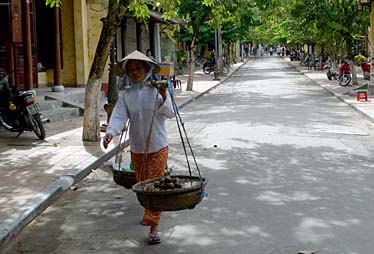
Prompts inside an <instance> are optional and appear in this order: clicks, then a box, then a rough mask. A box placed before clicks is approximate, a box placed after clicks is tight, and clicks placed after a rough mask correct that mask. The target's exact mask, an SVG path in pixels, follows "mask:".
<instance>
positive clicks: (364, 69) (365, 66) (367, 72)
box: [360, 62, 370, 80]
mask: <svg viewBox="0 0 374 254" xmlns="http://www.w3.org/2000/svg"><path fill="white" fill-rule="evenodd" d="M360 67H361V70H362V72H363V73H364V79H365V80H370V64H369V63H367V62H362V63H360Z"/></svg>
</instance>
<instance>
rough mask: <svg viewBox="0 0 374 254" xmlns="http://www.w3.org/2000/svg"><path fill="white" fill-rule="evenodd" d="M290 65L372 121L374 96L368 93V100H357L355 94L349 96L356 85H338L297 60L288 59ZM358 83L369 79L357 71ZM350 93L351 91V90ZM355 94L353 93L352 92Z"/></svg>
mask: <svg viewBox="0 0 374 254" xmlns="http://www.w3.org/2000/svg"><path fill="white" fill-rule="evenodd" d="M289 62H290V63H291V65H292V66H294V67H296V68H297V69H298V70H299V71H300V72H301V73H303V74H304V75H305V76H307V77H308V78H310V79H311V80H314V81H315V82H316V83H317V84H318V85H319V86H321V87H322V88H323V89H324V90H325V91H327V92H328V93H330V94H331V95H334V96H335V97H337V98H338V99H339V100H341V101H343V102H345V103H346V104H347V105H349V106H350V107H352V108H353V109H355V110H356V111H358V112H359V113H360V114H362V115H363V116H365V117H366V118H367V119H368V120H370V121H371V122H373V123H374V96H373V95H370V94H368V101H357V99H356V96H349V92H350V91H352V90H353V89H355V88H357V86H346V87H343V86H340V85H339V83H338V81H337V80H328V79H327V76H326V73H325V72H324V71H319V70H308V67H302V66H300V64H299V62H298V61H289ZM357 72H358V73H357V76H358V84H359V85H364V84H367V83H369V81H367V80H364V79H363V75H362V72H361V71H360V70H358V71H357ZM351 93H352V92H351ZM354 95H355V94H354Z"/></svg>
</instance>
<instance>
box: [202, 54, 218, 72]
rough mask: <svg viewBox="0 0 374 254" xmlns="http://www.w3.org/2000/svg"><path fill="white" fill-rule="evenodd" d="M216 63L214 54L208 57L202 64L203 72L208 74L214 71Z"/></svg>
mask: <svg viewBox="0 0 374 254" xmlns="http://www.w3.org/2000/svg"><path fill="white" fill-rule="evenodd" d="M215 65H216V61H215V59H214V56H212V57H210V58H209V59H208V60H207V61H206V62H205V63H204V64H203V72H204V73H205V74H210V73H211V72H213V71H214V68H215Z"/></svg>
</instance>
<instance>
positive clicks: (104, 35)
mask: <svg viewBox="0 0 374 254" xmlns="http://www.w3.org/2000/svg"><path fill="white" fill-rule="evenodd" d="M121 4H122V2H121V3H119V4H118V5H117V0H110V1H109V4H108V14H107V17H106V18H105V19H103V28H102V30H101V34H100V39H99V43H98V45H97V48H96V52H95V57H94V60H93V63H92V66H91V70H90V74H89V77H88V81H87V85H86V94H85V96H86V97H85V103H84V117H83V135H82V139H83V140H84V141H94V142H97V141H99V140H100V122H99V110H98V101H99V92H100V90H101V78H102V75H103V73H104V68H105V65H106V62H107V60H108V55H109V49H110V45H111V43H112V40H113V35H114V33H115V31H116V29H117V24H118V23H119V20H120V18H121V17H122V15H121V13H120V10H122V9H123V8H121V6H120V5H121Z"/></svg>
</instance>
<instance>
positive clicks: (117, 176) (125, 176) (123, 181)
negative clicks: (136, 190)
mask: <svg viewBox="0 0 374 254" xmlns="http://www.w3.org/2000/svg"><path fill="white" fill-rule="evenodd" d="M112 173H113V180H114V182H115V183H116V184H118V185H121V186H123V187H125V188H126V189H131V187H132V186H133V185H134V184H136V178H135V173H131V172H124V171H121V170H117V169H114V168H112Z"/></svg>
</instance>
